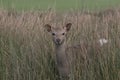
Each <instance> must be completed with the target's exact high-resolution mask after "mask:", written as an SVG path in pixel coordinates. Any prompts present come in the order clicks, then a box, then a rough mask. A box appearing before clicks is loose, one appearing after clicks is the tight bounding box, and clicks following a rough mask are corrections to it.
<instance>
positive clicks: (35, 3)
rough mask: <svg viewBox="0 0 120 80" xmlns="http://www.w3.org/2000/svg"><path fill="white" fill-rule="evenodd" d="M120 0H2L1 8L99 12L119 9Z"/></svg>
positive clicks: (0, 0) (0, 1)
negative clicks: (114, 8) (110, 8)
mask: <svg viewBox="0 0 120 80" xmlns="http://www.w3.org/2000/svg"><path fill="white" fill-rule="evenodd" d="M119 5H120V0H0V7H3V8H6V9H10V8H14V9H16V10H30V9H42V10H45V9H47V8H56V10H57V11H63V10H70V9H89V10H99V9H104V8H107V7H117V6H119Z"/></svg>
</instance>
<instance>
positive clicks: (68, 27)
mask: <svg viewBox="0 0 120 80" xmlns="http://www.w3.org/2000/svg"><path fill="white" fill-rule="evenodd" d="M71 26H72V23H67V24H66V25H65V27H66V31H69V30H70V28H71Z"/></svg>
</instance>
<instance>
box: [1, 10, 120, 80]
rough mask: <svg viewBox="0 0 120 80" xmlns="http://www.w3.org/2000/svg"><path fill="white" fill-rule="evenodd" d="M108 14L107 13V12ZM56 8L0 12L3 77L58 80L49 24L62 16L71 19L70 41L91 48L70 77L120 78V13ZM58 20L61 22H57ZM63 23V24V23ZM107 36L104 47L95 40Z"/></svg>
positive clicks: (88, 79)
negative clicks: (69, 10)
mask: <svg viewBox="0 0 120 80" xmlns="http://www.w3.org/2000/svg"><path fill="white" fill-rule="evenodd" d="M106 13H107V15H106ZM55 14H56V13H55V12H54V11H47V12H41V11H34V12H32V11H25V12H19V13H17V12H15V11H13V12H12V11H5V10H3V11H2V10H1V11H0V80H59V79H58V77H59V76H58V73H57V68H56V66H55V53H54V45H53V43H52V40H51V35H50V34H49V33H48V32H47V31H46V30H45V28H44V25H45V24H46V23H51V24H52V22H53V19H54V18H58V16H61V15H62V16H61V19H60V21H63V23H66V22H69V21H70V22H71V23H72V24H73V25H72V29H71V30H70V32H69V33H68V36H67V44H68V45H73V44H74V43H76V42H77V44H79V43H80V42H81V41H85V42H86V43H88V44H92V45H91V46H89V47H90V48H91V49H90V50H88V49H85V52H84V53H83V55H80V54H81V53H82V52H78V53H79V54H78V55H79V56H78V58H76V62H75V64H74V65H73V73H72V75H71V76H70V78H71V80H120V77H119V75H120V12H119V10H105V11H104V12H100V13H96V15H94V14H95V13H94V14H85V13H80V12H78V13H77V15H76V13H75V12H71V13H70V12H69V13H64V14H58V16H57V17H56V16H55ZM57 23H58V22H57ZM63 26H64V25H63ZM100 38H106V39H107V40H109V43H108V44H107V45H104V46H102V47H100V46H98V45H97V44H96V40H99V39H100Z"/></svg>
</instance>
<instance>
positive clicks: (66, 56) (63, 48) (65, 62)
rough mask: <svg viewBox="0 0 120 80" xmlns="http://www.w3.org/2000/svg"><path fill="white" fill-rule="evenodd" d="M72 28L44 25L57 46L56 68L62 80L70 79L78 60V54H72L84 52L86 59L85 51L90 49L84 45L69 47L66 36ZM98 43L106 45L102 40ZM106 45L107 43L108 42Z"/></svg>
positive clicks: (69, 25)
mask: <svg viewBox="0 0 120 80" xmlns="http://www.w3.org/2000/svg"><path fill="white" fill-rule="evenodd" d="M71 26H72V23H67V24H65V25H62V26H61V27H53V26H51V25H50V24H45V25H44V27H45V29H46V30H47V31H48V32H49V33H51V35H52V39H53V43H54V44H55V54H56V66H57V69H58V72H59V75H60V78H61V80H63V78H69V77H70V73H71V65H72V64H73V62H74V59H75V58H76V54H71V53H76V52H77V51H78V52H79V53H80V51H82V50H83V53H84V54H82V56H83V58H86V55H85V53H86V52H84V49H87V48H88V45H87V44H84V43H83V44H80V45H75V46H72V47H68V46H67V44H66V35H67V33H68V32H69V31H70V29H71ZM98 42H99V43H100V45H103V44H104V41H103V40H101V39H100V40H99V41H98ZM105 43H107V41H106V42H105ZM65 80H66V79H65Z"/></svg>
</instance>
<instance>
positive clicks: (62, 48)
mask: <svg viewBox="0 0 120 80" xmlns="http://www.w3.org/2000/svg"><path fill="white" fill-rule="evenodd" d="M55 47H56V54H57V55H59V54H61V55H64V54H65V50H66V42H64V43H62V44H61V45H55Z"/></svg>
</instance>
